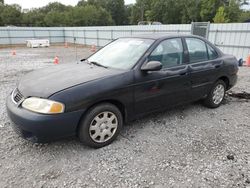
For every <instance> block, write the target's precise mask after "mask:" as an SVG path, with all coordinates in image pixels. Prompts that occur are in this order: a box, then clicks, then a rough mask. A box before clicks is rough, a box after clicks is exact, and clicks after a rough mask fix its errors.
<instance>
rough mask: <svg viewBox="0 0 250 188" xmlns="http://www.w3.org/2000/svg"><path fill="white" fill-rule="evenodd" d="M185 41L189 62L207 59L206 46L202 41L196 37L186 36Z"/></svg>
mask: <svg viewBox="0 0 250 188" xmlns="http://www.w3.org/2000/svg"><path fill="white" fill-rule="evenodd" d="M186 43H187V48H188V51H189V62H190V63H195V62H200V61H207V60H208V55H207V47H206V44H205V42H204V41H202V40H200V39H196V38H186Z"/></svg>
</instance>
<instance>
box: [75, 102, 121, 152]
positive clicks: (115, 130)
mask: <svg viewBox="0 0 250 188" xmlns="http://www.w3.org/2000/svg"><path fill="white" fill-rule="evenodd" d="M122 126H123V118H122V114H121V112H120V110H119V109H118V108H117V107H116V106H114V105H112V104H110V103H101V104H99V105H96V106H94V107H92V108H90V109H89V110H88V112H87V113H86V115H85V116H84V117H83V119H82V120H81V122H80V124H79V129H78V137H79V139H80V141H81V142H82V143H83V144H84V145H87V146H89V147H92V148H101V147H104V146H107V145H109V144H110V143H112V142H113V141H114V140H115V139H116V137H117V136H118V135H119V133H120V131H121V129H122Z"/></svg>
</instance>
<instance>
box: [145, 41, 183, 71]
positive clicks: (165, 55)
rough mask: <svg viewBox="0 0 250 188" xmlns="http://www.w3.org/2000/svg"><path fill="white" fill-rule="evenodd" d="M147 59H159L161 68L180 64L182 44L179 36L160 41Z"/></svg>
mask: <svg viewBox="0 0 250 188" xmlns="http://www.w3.org/2000/svg"><path fill="white" fill-rule="evenodd" d="M148 60H149V61H159V62H161V63H162V67H163V68H169V67H173V66H176V65H180V64H182V61H183V46H182V41H181V39H180V38H174V39H167V40H164V41H163V42H161V43H160V44H159V45H158V46H157V47H156V48H155V50H154V51H153V52H152V53H151V55H150V56H149V58H148Z"/></svg>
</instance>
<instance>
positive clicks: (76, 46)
mask: <svg viewBox="0 0 250 188" xmlns="http://www.w3.org/2000/svg"><path fill="white" fill-rule="evenodd" d="M74 44H75V52H76V63H77V64H78V61H77V59H78V58H77V46H76V37H74Z"/></svg>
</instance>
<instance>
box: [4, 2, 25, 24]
mask: <svg viewBox="0 0 250 188" xmlns="http://www.w3.org/2000/svg"><path fill="white" fill-rule="evenodd" d="M0 18H1V20H2V23H3V24H4V25H16V24H18V23H21V21H22V14H21V7H20V6H19V5H16V4H13V5H4V6H3V8H2V11H1V14H0Z"/></svg>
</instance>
